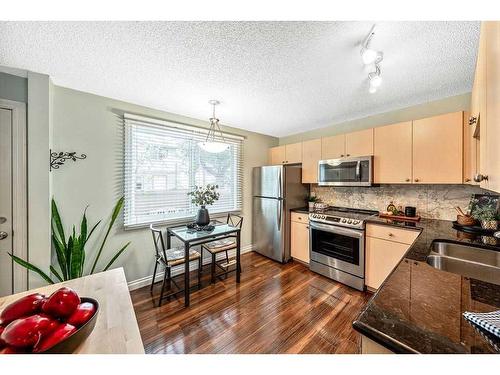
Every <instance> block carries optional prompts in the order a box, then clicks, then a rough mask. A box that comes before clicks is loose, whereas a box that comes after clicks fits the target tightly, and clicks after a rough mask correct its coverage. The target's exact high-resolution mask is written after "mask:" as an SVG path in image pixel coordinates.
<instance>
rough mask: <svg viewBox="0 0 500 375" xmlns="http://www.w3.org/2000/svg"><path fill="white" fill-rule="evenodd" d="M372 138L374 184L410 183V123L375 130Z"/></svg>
mask: <svg viewBox="0 0 500 375" xmlns="http://www.w3.org/2000/svg"><path fill="white" fill-rule="evenodd" d="M374 138H375V139H374V157H373V163H374V167H373V169H374V172H373V173H374V176H373V178H374V181H375V183H379V184H403V183H406V184H409V183H411V181H412V161H411V158H412V124H411V121H408V122H402V123H399V124H393V125H387V126H381V127H378V128H375V129H374Z"/></svg>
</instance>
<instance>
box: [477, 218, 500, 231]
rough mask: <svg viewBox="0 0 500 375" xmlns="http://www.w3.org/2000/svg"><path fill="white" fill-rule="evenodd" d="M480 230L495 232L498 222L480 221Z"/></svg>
mask: <svg viewBox="0 0 500 375" xmlns="http://www.w3.org/2000/svg"><path fill="white" fill-rule="evenodd" d="M481 228H483V229H490V230H496V229H497V228H498V221H496V220H481Z"/></svg>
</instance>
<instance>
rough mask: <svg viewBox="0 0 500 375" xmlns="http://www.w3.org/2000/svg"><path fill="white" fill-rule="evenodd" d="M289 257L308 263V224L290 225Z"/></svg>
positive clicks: (297, 223) (295, 223) (294, 223)
mask: <svg viewBox="0 0 500 375" xmlns="http://www.w3.org/2000/svg"><path fill="white" fill-rule="evenodd" d="M290 255H291V256H292V258H294V259H297V260H300V261H302V262H304V263H309V223H306V222H299V221H292V222H291V223H290Z"/></svg>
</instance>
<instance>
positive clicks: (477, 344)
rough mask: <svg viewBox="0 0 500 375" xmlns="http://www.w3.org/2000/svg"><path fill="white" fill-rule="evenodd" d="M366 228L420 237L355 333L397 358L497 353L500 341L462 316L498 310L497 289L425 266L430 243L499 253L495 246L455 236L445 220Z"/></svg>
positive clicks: (458, 233)
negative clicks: (450, 243) (401, 230)
mask: <svg viewBox="0 0 500 375" xmlns="http://www.w3.org/2000/svg"><path fill="white" fill-rule="evenodd" d="M367 223H374V224H379V225H391V226H396V227H400V228H405V229H413V230H418V231H420V232H421V233H420V235H419V237H418V238H417V240H416V241H415V242H414V243H413V245H412V246H411V247H410V249H409V250H408V252H407V253H406V255H405V256H404V258H403V259H402V260H401V262H400V263H399V264H398V265H397V266H396V268H395V269H394V271H393V272H392V273H391V274H390V275H389V277H388V278H387V279H386V280H385V282H384V283H383V284H382V286H381V287H380V288H379V290H378V292H377V293H376V294H375V295H374V296H373V297H372V299H371V300H370V301H369V303H368V305H367V306H366V307H365V309H364V310H363V311H362V312H361V314H360V315H359V317H358V318H357V319H356V321H355V322H354V323H353V326H354V328H355V329H356V330H357V331H359V332H361V333H362V334H363V335H365V336H367V337H369V338H371V339H372V340H375V341H376V342H378V343H380V344H382V345H384V346H386V347H387V348H389V349H390V350H392V351H394V352H397V353H499V351H498V347H499V346H500V345H499V344H500V340H499V339H496V338H494V337H492V336H484V335H483V332H482V331H478V330H476V329H475V328H474V327H473V326H472V325H471V324H469V323H468V321H466V320H465V319H464V318H463V316H462V313H463V312H464V311H475V312H489V311H494V310H498V309H500V285H496V284H491V283H487V282H484V281H481V280H475V279H472V278H467V277H464V276H461V275H458V274H455V273H450V272H445V271H442V270H438V269H436V268H433V267H431V266H430V265H428V264H427V263H426V259H427V256H428V255H429V252H430V248H431V243H432V242H433V241H434V240H438V239H439V240H445V241H453V242H461V243H465V244H473V245H476V246H481V247H484V248H488V249H491V250H495V251H500V241H499V240H496V239H495V238H493V237H484V236H480V235H470V234H467V233H464V232H461V231H458V230H456V229H454V228H453V225H452V222H451V221H445V220H432V219H422V220H421V221H420V222H417V223H404V222H394V221H391V220H387V219H382V218H373V219H370V220H367ZM497 340H498V341H497ZM490 341H493V344H492V343H491V342H490Z"/></svg>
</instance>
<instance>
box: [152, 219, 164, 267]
mask: <svg viewBox="0 0 500 375" xmlns="http://www.w3.org/2000/svg"><path fill="white" fill-rule="evenodd" d="M149 229H151V234H152V235H153V242H154V244H155V251H156V258H157V259H159V258H161V257H162V256H163V259H164V260H165V262H167V261H168V259H167V252H166V251H165V243H164V242H163V233H162V231H161V229H158V228H154V227H153V224H151V225H150V226H149Z"/></svg>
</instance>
